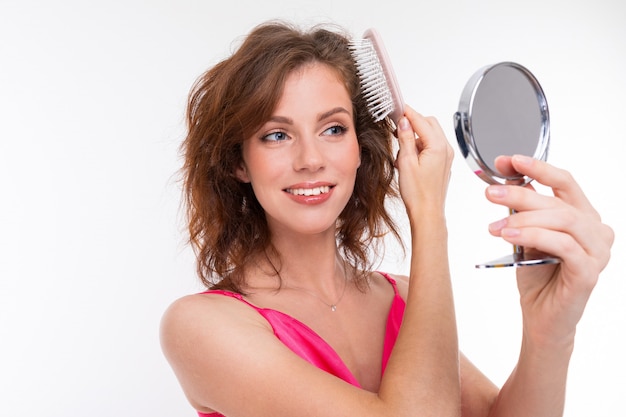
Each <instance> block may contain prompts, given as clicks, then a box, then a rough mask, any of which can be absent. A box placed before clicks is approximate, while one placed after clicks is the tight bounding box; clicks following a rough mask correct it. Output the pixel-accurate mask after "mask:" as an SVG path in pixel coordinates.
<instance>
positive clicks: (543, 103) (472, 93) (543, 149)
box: [454, 61, 550, 185]
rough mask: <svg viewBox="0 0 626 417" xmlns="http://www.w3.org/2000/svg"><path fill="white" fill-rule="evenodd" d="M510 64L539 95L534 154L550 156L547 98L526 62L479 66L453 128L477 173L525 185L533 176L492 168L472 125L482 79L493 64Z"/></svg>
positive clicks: (487, 179) (500, 181)
mask: <svg viewBox="0 0 626 417" xmlns="http://www.w3.org/2000/svg"><path fill="white" fill-rule="evenodd" d="M502 66H508V67H512V68H513V69H515V70H517V71H520V72H521V73H522V74H523V75H524V76H525V77H526V78H527V79H528V81H529V82H530V84H531V86H532V87H533V89H534V91H535V94H536V96H537V104H538V106H539V110H540V113H541V132H540V134H539V137H538V138H537V148H536V149H535V154H534V155H528V156H532V157H534V158H536V159H541V160H543V161H545V160H546V159H547V157H548V148H549V144H550V114H549V110H548V102H547V100H546V96H545V94H544V92H543V89H542V88H541V85H540V84H539V82H538V81H537V79H536V78H535V76H534V75H533V74H532V73H531V72H530V71H529V70H528V69H527V68H525V67H524V66H522V65H520V64H517V63H515V62H510V61H504V62H499V63H497V64H492V65H487V66H484V67H482V68H480V69H479V70H478V71H476V72H475V73H474V75H473V76H472V77H471V78H470V79H469V80H468V82H467V83H466V85H465V88H464V89H463V92H462V94H461V99H460V101H459V110H458V112H456V113H455V114H454V131H455V134H456V138H457V142H458V145H459V148H460V150H461V153H462V154H463V157H464V158H465V160H466V162H467V163H468V164H469V166H470V168H471V169H472V171H474V173H475V174H476V175H478V176H479V177H480V178H481V179H482V180H484V181H485V182H487V183H489V184H510V183H515V184H519V185H525V184H528V183H529V182H531V181H532V178H529V177H526V176H514V177H511V176H504V175H503V174H501V173H499V172H498V171H496V170H495V169H492V168H491V167H490V166H489V164H487V163H486V162H485V161H484V160H483V159H482V157H481V156H480V152H479V151H478V150H477V147H476V140H475V137H474V131H473V127H472V113H473V110H474V99H475V97H476V93H477V91H478V89H479V88H480V85H481V83H482V81H483V80H484V79H485V77H486V76H487V75H488V74H489V72H490V71H492V70H493V69H494V68H497V67H502Z"/></svg>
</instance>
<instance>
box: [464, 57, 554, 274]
mask: <svg viewBox="0 0 626 417" xmlns="http://www.w3.org/2000/svg"><path fill="white" fill-rule="evenodd" d="M454 130H455V133H456V138H457V142H458V145H459V147H460V149H461V153H462V154H463V157H464V158H465V160H466V161H467V163H468V164H469V166H470V168H471V169H472V171H474V173H475V174H476V175H478V176H479V177H480V178H481V179H483V180H484V181H485V182H487V183H489V184H516V185H526V184H528V183H529V182H531V181H532V178H528V177H526V176H522V175H517V176H507V175H504V174H502V173H500V172H498V170H497V169H496V167H495V163H494V160H495V158H496V157H498V156H500V155H515V154H522V155H527V156H531V157H533V158H536V159H541V160H544V161H545V160H546V159H547V157H548V145H549V142H550V118H549V113H548V103H547V101H546V97H545V94H544V92H543V90H542V89H541V86H540V85H539V82H538V81H537V79H536V78H535V77H534V76H533V74H532V73H531V72H530V71H529V70H528V69H526V68H524V67H523V66H521V65H519V64H516V63H514V62H500V63H498V64H494V65H488V66H485V67H483V68H481V69H479V70H478V71H476V73H474V75H473V76H472V77H471V78H470V79H469V81H468V82H467V84H466V85H465V88H464V89H463V92H462V94H461V99H460V101H459V111H458V112H456V113H455V114H454ZM510 211H511V213H513V212H514V210H512V209H511V210H510ZM558 262H560V260H559V259H558V258H555V257H552V256H550V255H547V254H544V253H540V252H538V251H533V252H532V253H525V252H524V248H523V247H521V246H517V245H514V246H513V253H512V254H510V255H507V256H505V257H502V258H500V259H496V260H494V261H491V262H487V263H482V264H478V265H476V267H477V268H496V267H506V266H515V267H520V266H528V265H542V264H548V263H558Z"/></svg>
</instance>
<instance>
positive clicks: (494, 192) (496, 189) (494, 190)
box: [487, 185, 506, 197]
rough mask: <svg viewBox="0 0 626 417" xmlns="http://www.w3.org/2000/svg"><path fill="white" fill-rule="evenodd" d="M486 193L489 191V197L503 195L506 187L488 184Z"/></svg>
mask: <svg viewBox="0 0 626 417" xmlns="http://www.w3.org/2000/svg"><path fill="white" fill-rule="evenodd" d="M487 193H489V195H490V196H491V197H504V196H505V195H506V187H502V186H499V185H490V186H489V187H488V188H487Z"/></svg>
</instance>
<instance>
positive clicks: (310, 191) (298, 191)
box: [285, 185, 331, 196]
mask: <svg viewBox="0 0 626 417" xmlns="http://www.w3.org/2000/svg"><path fill="white" fill-rule="evenodd" d="M330 189H331V187H330V186H328V185H323V186H321V187H313V188H287V189H285V192H287V193H289V194H292V195H304V196H310V195H320V194H326V193H328V192H330Z"/></svg>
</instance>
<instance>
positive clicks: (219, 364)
mask: <svg viewBox="0 0 626 417" xmlns="http://www.w3.org/2000/svg"><path fill="white" fill-rule="evenodd" d="M262 335H267V336H271V335H273V331H272V329H271V326H270V325H269V323H268V322H267V321H266V320H265V319H264V318H263V317H262V316H261V315H260V314H259V313H258V312H257V311H256V310H254V309H253V308H251V307H250V306H249V305H247V304H246V303H244V302H241V301H240V300H238V299H236V298H233V297H228V296H224V295H222V294H211V293H208V294H205V293H202V294H193V295H188V296H184V297H182V298H179V299H177V300H175V301H174V302H173V303H172V304H171V305H170V306H169V307H168V308H167V309H166V310H165V312H164V314H163V316H162V318H161V326H160V342H161V348H162V350H163V353H164V355H165V358H166V359H167V361H168V362H169V364H170V366H171V367H172V369H173V370H174V373H175V374H176V377H177V378H178V380H179V382H180V384H181V386H182V388H183V390H184V391H185V394H186V395H187V397H188V399H189V401H190V402H191V403H192V405H193V406H194V407H195V408H196V409H198V410H209V409H211V404H210V401H207V399H208V398H210V397H211V395H209V393H210V392H214V391H215V390H218V389H219V387H220V385H221V384H222V383H224V382H226V381H225V380H226V378H227V377H223V375H226V376H227V375H228V371H229V369H230V370H234V369H235V368H236V364H237V363H238V362H241V360H240V359H241V357H242V356H246V355H248V354H250V352H249V351H247V350H246V349H247V346H249V345H250V344H249V339H250V338H253V337H267V336H262ZM218 375H219V376H220V377H217V376H218Z"/></svg>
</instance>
